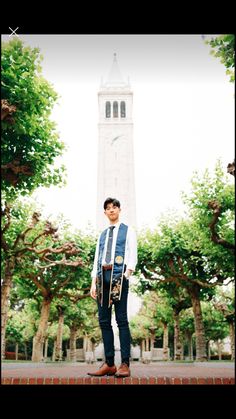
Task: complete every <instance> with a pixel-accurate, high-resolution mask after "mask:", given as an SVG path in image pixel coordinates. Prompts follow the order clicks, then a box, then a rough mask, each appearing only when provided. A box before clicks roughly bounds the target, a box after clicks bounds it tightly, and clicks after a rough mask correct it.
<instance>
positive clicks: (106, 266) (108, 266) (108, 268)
mask: <svg viewBox="0 0 236 419" xmlns="http://www.w3.org/2000/svg"><path fill="white" fill-rule="evenodd" d="M112 266H113V265H104V266H103V269H104V271H110V270H111V269H112Z"/></svg>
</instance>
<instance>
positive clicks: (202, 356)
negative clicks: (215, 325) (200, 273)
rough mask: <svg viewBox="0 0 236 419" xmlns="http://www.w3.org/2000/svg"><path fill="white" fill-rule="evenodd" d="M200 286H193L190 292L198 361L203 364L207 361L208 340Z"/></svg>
mask: <svg viewBox="0 0 236 419" xmlns="http://www.w3.org/2000/svg"><path fill="white" fill-rule="evenodd" d="M199 290H200V289H199V286H193V287H192V288H191V289H190V290H189V289H188V292H189V294H190V297H191V301H192V306H193V314H194V326H195V335H196V361H198V362H203V361H206V360H207V354H206V339H205V331H204V325H203V320H202V309H201V304H200V299H199Z"/></svg>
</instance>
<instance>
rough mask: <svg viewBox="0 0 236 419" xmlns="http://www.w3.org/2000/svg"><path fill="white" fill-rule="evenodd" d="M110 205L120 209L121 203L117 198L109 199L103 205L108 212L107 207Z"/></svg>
mask: <svg viewBox="0 0 236 419" xmlns="http://www.w3.org/2000/svg"><path fill="white" fill-rule="evenodd" d="M109 204H113V205H114V207H118V208H120V201H118V199H116V198H107V199H106V201H105V202H104V204H103V208H104V210H106V208H107V205H109Z"/></svg>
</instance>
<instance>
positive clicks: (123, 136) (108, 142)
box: [97, 54, 136, 230]
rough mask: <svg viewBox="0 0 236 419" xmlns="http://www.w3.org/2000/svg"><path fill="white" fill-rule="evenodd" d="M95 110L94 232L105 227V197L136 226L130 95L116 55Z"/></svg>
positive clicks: (102, 85)
mask: <svg viewBox="0 0 236 419" xmlns="http://www.w3.org/2000/svg"><path fill="white" fill-rule="evenodd" d="M98 107H99V123H98V130H99V139H98V141H99V143H98V177H97V229H98V230H103V229H104V228H105V227H106V226H107V219H106V217H105V216H104V210H103V203H104V201H105V199H106V198H108V197H112V198H117V199H118V200H119V201H120V203H121V214H120V220H121V221H122V222H124V223H127V224H128V225H130V226H133V227H136V205H135V182H134V152H133V120H132V110H133V109H132V108H133V92H132V91H131V88H130V85H129V82H125V81H124V79H123V77H122V75H121V72H120V69H119V66H118V62H117V57H116V54H114V59H113V63H112V67H111V70H110V73H109V75H108V77H107V80H106V81H105V82H104V83H103V82H102V83H101V87H100V90H99V92H98Z"/></svg>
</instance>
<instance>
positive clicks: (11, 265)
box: [1, 257, 15, 359]
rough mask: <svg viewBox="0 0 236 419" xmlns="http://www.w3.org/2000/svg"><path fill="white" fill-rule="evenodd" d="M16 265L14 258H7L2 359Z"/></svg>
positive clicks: (2, 301) (3, 298)
mask: <svg viewBox="0 0 236 419" xmlns="http://www.w3.org/2000/svg"><path fill="white" fill-rule="evenodd" d="M14 267H15V262H14V258H13V257H12V258H7V259H6V269H5V277H4V279H3V282H2V287H1V288H2V290H1V293H2V296H1V322H2V324H1V359H5V346H6V342H5V338H6V326H7V316H8V308H9V298H10V292H11V287H12V276H13V271H14Z"/></svg>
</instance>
